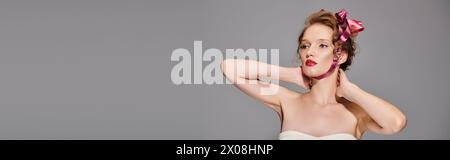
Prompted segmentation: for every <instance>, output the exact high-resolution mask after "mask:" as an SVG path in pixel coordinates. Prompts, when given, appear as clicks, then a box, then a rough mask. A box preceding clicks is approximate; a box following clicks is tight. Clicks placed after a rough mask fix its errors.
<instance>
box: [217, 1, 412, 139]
mask: <svg viewBox="0 0 450 160" xmlns="http://www.w3.org/2000/svg"><path fill="white" fill-rule="evenodd" d="M346 16H347V12H346V11H345V10H342V11H340V12H338V13H336V14H333V13H331V12H329V11H325V10H323V9H322V10H320V11H318V12H316V13H313V14H312V15H310V16H309V17H308V19H307V20H306V22H305V27H304V28H303V31H302V32H301V34H300V36H299V38H298V43H299V47H298V55H299V57H300V58H299V61H300V63H301V64H302V66H301V67H296V68H287V67H281V66H275V65H270V64H266V63H262V62H258V61H252V60H242V59H226V60H224V61H223V62H222V71H223V73H224V75H225V76H226V77H227V78H228V79H229V80H230V81H231V82H233V83H234V85H235V86H236V87H237V88H239V89H240V90H241V91H242V92H244V93H246V94H247V95H249V96H251V97H253V98H255V99H257V100H259V101H261V102H263V103H264V104H265V105H267V106H268V107H270V108H272V109H273V110H274V111H275V112H277V113H278V115H279V116H280V120H281V131H280V135H279V139H348V140H356V139H361V137H362V135H363V134H364V133H365V132H366V131H372V132H375V133H379V134H394V133H398V132H400V131H401V130H402V129H403V128H404V127H405V125H406V117H405V115H404V114H403V113H402V112H401V111H400V110H399V109H398V108H397V107H396V106H394V105H393V104H391V103H389V102H387V101H385V100H383V99H381V98H378V97H376V96H374V95H372V94H370V93H368V92H366V91H364V90H363V89H361V88H360V87H359V86H358V85H356V84H354V83H352V82H351V81H350V80H349V79H348V78H347V77H346V75H345V72H344V71H346V70H347V69H348V67H349V66H350V65H351V63H352V59H353V57H354V56H355V49H356V47H355V42H354V40H355V37H356V35H357V34H358V32H360V31H362V30H364V28H363V27H362V25H361V22H358V21H356V20H352V19H347V18H346ZM266 71H269V72H266ZM273 71H275V72H278V73H272V72H273ZM272 74H274V75H279V76H277V77H278V79H279V80H281V81H286V82H291V83H295V84H297V85H299V86H300V87H303V88H305V89H308V91H307V92H306V93H299V92H296V91H292V90H289V89H287V88H284V87H282V86H277V87H279V89H278V90H277V92H276V94H272V95H265V94H261V92H260V89H262V88H267V87H268V86H270V85H277V84H267V83H264V82H262V81H260V80H259V77H271V75H272ZM271 78H273V77H271ZM236 82H245V83H236Z"/></svg>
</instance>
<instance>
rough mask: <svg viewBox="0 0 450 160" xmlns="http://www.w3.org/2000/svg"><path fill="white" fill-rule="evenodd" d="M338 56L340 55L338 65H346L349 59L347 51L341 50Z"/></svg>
mask: <svg viewBox="0 0 450 160" xmlns="http://www.w3.org/2000/svg"><path fill="white" fill-rule="evenodd" d="M337 55H340V56H339V59H338V64H339V65H341V64H342V63H345V62H346V61H347V57H348V53H347V51H343V50H342V49H341V51H340V53H337Z"/></svg>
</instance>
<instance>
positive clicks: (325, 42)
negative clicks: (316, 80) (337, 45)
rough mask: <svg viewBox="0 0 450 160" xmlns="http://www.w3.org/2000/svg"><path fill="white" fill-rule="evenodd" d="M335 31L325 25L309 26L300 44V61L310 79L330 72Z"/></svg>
mask: <svg viewBox="0 0 450 160" xmlns="http://www.w3.org/2000/svg"><path fill="white" fill-rule="evenodd" d="M332 35H333V30H332V29H331V28H330V27H328V26H325V25H323V24H319V23H316V24H313V25H311V26H309V27H308V28H307V29H306V30H305V32H304V34H303V38H302V40H301V42H300V46H299V47H300V49H299V52H300V60H301V63H302V65H303V72H304V74H305V75H306V76H308V77H315V76H319V75H322V74H324V73H325V72H327V71H328V69H329V68H330V66H331V64H332V63H333V57H334V54H333V50H334V45H333V42H332Z"/></svg>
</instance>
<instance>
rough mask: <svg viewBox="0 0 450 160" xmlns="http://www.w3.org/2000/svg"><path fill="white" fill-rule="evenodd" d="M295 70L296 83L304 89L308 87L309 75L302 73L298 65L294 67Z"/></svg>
mask: <svg viewBox="0 0 450 160" xmlns="http://www.w3.org/2000/svg"><path fill="white" fill-rule="evenodd" d="M295 69H296V70H297V75H298V78H297V85H298V86H300V87H302V88H304V89H310V86H309V77H306V76H304V75H303V74H302V68H301V66H300V67H296V68H295Z"/></svg>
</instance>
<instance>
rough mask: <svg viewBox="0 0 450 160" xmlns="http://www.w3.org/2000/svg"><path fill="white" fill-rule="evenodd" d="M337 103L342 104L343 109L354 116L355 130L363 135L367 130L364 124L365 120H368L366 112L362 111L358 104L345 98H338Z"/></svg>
mask: <svg viewBox="0 0 450 160" xmlns="http://www.w3.org/2000/svg"><path fill="white" fill-rule="evenodd" d="M339 102H340V103H342V104H343V105H344V106H345V108H347V110H349V111H350V112H351V113H352V114H353V115H354V116H355V118H356V119H357V121H358V125H357V129H358V130H359V131H360V133H361V134H362V133H364V132H365V131H366V130H367V127H366V124H365V123H366V121H367V118H369V115H368V114H367V112H366V111H364V109H363V108H362V107H361V106H359V105H358V104H356V103H353V102H351V101H349V100H347V99H345V98H340V99H339Z"/></svg>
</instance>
